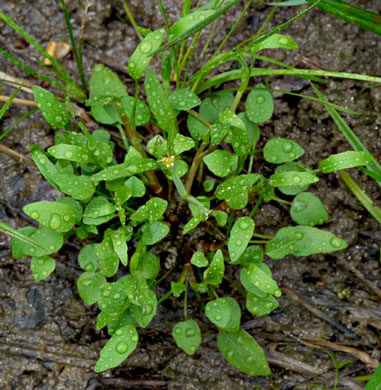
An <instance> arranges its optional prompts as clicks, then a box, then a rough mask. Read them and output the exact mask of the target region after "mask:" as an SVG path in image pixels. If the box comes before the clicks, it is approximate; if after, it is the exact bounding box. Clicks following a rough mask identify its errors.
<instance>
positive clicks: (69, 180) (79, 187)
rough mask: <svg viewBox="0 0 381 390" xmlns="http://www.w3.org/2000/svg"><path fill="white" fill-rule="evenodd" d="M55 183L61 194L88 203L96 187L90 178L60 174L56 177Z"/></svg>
mask: <svg viewBox="0 0 381 390" xmlns="http://www.w3.org/2000/svg"><path fill="white" fill-rule="evenodd" d="M55 181H56V183H57V184H58V186H59V189H60V191H61V192H63V193H64V194H66V195H70V196H71V197H72V198H74V199H76V200H83V201H87V200H89V199H90V198H91V197H92V196H93V194H94V192H95V186H94V184H93V182H92V181H91V178H90V177H89V176H84V175H81V176H77V175H74V174H72V173H59V174H57V175H56V176H55Z"/></svg>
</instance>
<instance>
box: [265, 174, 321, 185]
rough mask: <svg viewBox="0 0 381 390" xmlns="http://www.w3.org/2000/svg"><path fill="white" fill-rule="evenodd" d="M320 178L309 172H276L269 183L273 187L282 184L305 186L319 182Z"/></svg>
mask: <svg viewBox="0 0 381 390" xmlns="http://www.w3.org/2000/svg"><path fill="white" fill-rule="evenodd" d="M318 181H319V179H318V178H317V177H316V176H315V175H313V174H312V173H308V172H282V173H274V174H273V175H271V176H270V178H269V184H270V185H271V186H273V187H280V186H294V185H298V186H303V185H306V184H312V183H316V182H318Z"/></svg>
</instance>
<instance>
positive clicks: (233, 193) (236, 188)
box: [216, 174, 260, 210]
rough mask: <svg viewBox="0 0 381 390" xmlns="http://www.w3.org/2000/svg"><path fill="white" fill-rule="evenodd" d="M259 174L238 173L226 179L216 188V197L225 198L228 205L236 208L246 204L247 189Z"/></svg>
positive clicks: (247, 197)
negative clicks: (238, 174)
mask: <svg viewBox="0 0 381 390" xmlns="http://www.w3.org/2000/svg"><path fill="white" fill-rule="evenodd" d="M259 177H260V176H259V175H255V174H249V175H240V176H237V177H234V178H231V179H228V180H226V181H225V182H224V183H222V184H220V185H218V186H217V188H216V197H217V199H219V200H223V199H225V200H226V202H227V204H228V205H229V207H231V208H232V209H235V210H238V209H242V208H244V207H245V206H246V205H247V202H248V201H249V195H248V191H249V189H250V188H251V187H252V186H253V185H254V183H255V182H256V181H257V180H258V179H259Z"/></svg>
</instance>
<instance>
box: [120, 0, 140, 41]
mask: <svg viewBox="0 0 381 390" xmlns="http://www.w3.org/2000/svg"><path fill="white" fill-rule="evenodd" d="M123 8H124V11H125V12H126V15H127V18H128V20H129V21H130V23H131V25H132V27H133V28H134V30H135V32H136V35H137V36H138V38H139V39H140V40H141V41H142V40H143V39H144V37H143V35H142V34H141V32H140V31H139V26H138V24H137V23H136V20H135V18H134V15H133V14H132V13H131V11H130V9H129V8H128V4H127V2H126V1H123Z"/></svg>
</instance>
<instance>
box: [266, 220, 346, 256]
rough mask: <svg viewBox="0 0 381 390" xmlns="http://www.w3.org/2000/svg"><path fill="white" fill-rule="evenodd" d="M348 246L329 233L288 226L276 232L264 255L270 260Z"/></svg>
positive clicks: (308, 227)
mask: <svg viewBox="0 0 381 390" xmlns="http://www.w3.org/2000/svg"><path fill="white" fill-rule="evenodd" d="M347 246H348V244H347V243H346V242H345V241H344V240H342V239H341V238H339V237H337V236H335V235H334V234H332V233H330V232H326V231H324V230H319V229H317V228H314V227H310V226H295V227H292V226H288V227H285V228H282V229H280V230H278V232H277V234H276V236H275V238H273V239H272V240H270V241H269V242H268V243H267V244H266V254H267V255H268V256H270V257H271V258H272V259H282V258H283V257H285V256H287V255H295V256H309V255H312V254H315V253H329V252H335V251H339V250H341V249H345V248H346V247H347Z"/></svg>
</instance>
